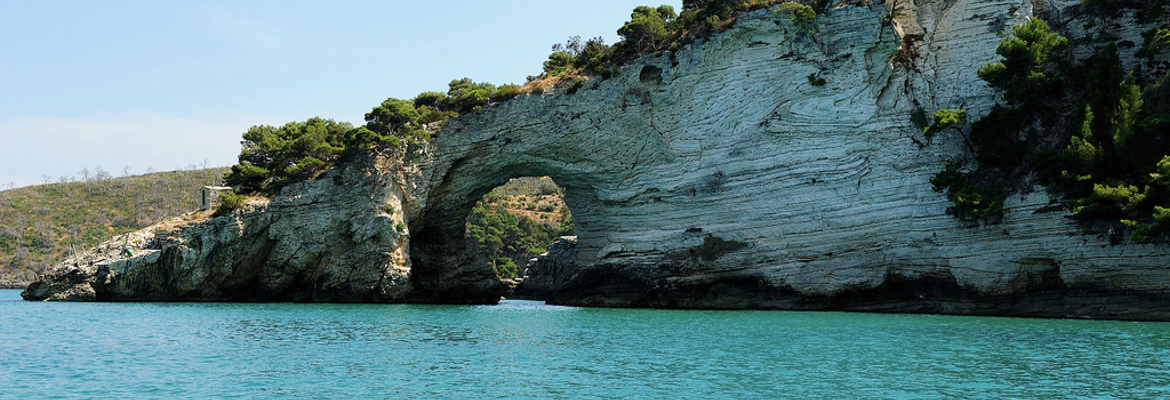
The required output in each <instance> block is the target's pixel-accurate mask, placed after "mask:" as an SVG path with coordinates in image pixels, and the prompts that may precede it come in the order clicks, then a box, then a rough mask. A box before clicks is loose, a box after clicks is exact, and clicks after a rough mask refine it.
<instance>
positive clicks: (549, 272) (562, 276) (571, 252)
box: [514, 236, 577, 299]
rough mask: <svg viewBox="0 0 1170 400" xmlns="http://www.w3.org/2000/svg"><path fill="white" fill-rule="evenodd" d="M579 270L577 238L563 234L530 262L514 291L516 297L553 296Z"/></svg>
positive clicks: (545, 297) (536, 297)
mask: <svg viewBox="0 0 1170 400" xmlns="http://www.w3.org/2000/svg"><path fill="white" fill-rule="evenodd" d="M576 270H577V237H576V236H562V237H560V238H558V239H557V240H556V241H553V243H552V244H551V245H549V246H548V251H547V252H545V253H543V254H541V255H539V256H537V257H536V258H533V259H532V260H529V261H528V266H527V267H524V273H523V274H522V275H523V277H524V280H523V281H522V282H521V283H520V285H519V286H518V287H516V290H515V293H514V295H515V297H517V298H530V299H549V298H553V297H555V296H556V295H557V293H559V292H560V291H561V290H562V289H563V288H564V286H565V283H567V282H568V281H569V278H571V277H572V276H573V273H574V272H576Z"/></svg>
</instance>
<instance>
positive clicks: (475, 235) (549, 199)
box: [464, 176, 576, 289]
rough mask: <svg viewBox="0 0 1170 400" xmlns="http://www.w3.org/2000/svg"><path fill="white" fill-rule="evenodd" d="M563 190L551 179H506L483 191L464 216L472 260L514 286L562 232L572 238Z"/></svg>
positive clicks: (567, 207) (466, 237)
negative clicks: (486, 191) (533, 260)
mask: <svg viewBox="0 0 1170 400" xmlns="http://www.w3.org/2000/svg"><path fill="white" fill-rule="evenodd" d="M575 235H576V230H575V229H574V227H573V214H572V212H571V211H569V206H568V205H567V204H565V200H564V190H563V189H561V188H560V187H559V186H557V184H556V183H555V182H553V180H552V178H549V177H547V176H541V177H522V178H514V179H510V180H508V182H506V183H504V184H503V185H500V186H498V187H496V188H495V189H492V191H490V192H488V193H487V194H485V195H483V197H482V198H480V199H479V201H478V202H476V203H475V205H474V206H473V207H472V208H471V212H469V213H468V214H467V219H466V228H465V230H464V240H465V244H466V246H467V249H468V251H470V252H473V253H474V255H473V259H474V260H475V262H481V263H483V264H484V265H485V267H488V268H491V270H492V271H493V272H494V273H495V274H496V277H497V278H499V279H500V281H501V282H504V283H505V284H506V285H508V286H509V287H510V288H513V289H514V288H515V286H516V285H518V284H520V283H521V282H522V281H523V279H524V277H525V270H526V267H527V266H528V262H529V261H530V260H532V259H533V258H535V257H537V256H539V255H540V254H541V253H544V252H545V251H546V250H547V249H548V248H549V246H550V245H551V244H553V242H554V241H556V240H557V239H558V238H560V237H562V236H575Z"/></svg>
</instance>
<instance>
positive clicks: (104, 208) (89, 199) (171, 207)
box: [0, 168, 224, 283]
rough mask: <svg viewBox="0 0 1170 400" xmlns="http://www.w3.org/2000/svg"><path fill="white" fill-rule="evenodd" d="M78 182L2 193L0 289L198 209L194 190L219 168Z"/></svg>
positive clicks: (220, 170) (95, 177)
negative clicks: (77, 253) (75, 255)
mask: <svg viewBox="0 0 1170 400" xmlns="http://www.w3.org/2000/svg"><path fill="white" fill-rule="evenodd" d="M95 171H98V172H95V173H93V174H92V175H91V174H86V176H85V177H83V179H82V180H81V181H67V182H60V183H52V184H44V185H39V186H30V187H25V188H19V189H12V190H6V191H0V282H12V283H28V282H31V281H32V280H33V278H34V277H35V275H36V274H40V273H43V272H45V271H46V270H47V269H48V268H49V267H51V266H52V265H53V264H54V263H56V262H59V261H61V260H62V259H64V258H65V257H66V256H67V255H68V254H69V253H68V251H69V248H70V245H72V246H74V247H75V248H76V249H77V251H81V250H83V249H84V248H87V247H91V246H94V245H97V244H98V243H101V242H102V241H104V240H106V239H109V238H110V237H111V236H116V235H121V234H124V233H128V232H133V231H136V230H139V229H142V228H145V227H147V226H150V225H151V224H154V223H155V222H157V221H161V220H164V219H166V218H170V217H174V216H178V215H180V214H183V213H186V212H189V211H193V210H195V209H196V208H198V207H199V188H200V187H202V186H205V185H213V184H215V183H216V182H217V181H218V179H219V178H220V177H222V176H223V173H224V169H223V168H211V169H194V168H192V169H190V170H186V171H174V172H159V173H151V174H146V175H138V176H126V177H122V178H112V177H110V176H109V174H107V173H101V171H100V169H97V170H95Z"/></svg>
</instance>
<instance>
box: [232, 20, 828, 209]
mask: <svg viewBox="0 0 1170 400" xmlns="http://www.w3.org/2000/svg"><path fill="white" fill-rule="evenodd" d="M781 3H787V4H785V5H784V6H783V7H780V8H778V10H777V11H778V12H785V13H788V12H790V13H792V14H793V16H792V21H793V23H797V24H803V25H807V24H809V22H810V21H811V20H812V19H814V18H815V17H816V11H815V10H814V9H816V10H824V9H825V8H826V7H828V6H829V5H830V3H831V2H830V1H827V0H815V1H810V0H800V1H797V0H686V1H684V2H683V11H682V12H681V13H678V14H676V13H675V10H674V8H673V7H671V6H667V5H663V6H658V7H649V6H638V7H637V8H635V9H634V11H633V12H632V13H631V15H630V21H628V22H626V23H625V24H623V25H622V27H621V28H619V29H618V34H619V35H620V36H621V37H622V41H620V42H618V43H616V44H614V45H613V46H609V45H606V44H605V43H604V41H603V40H602V39H601V38H594V39H589V40H587V41H582V40H581V38H580V37H579V36H576V37H572V38H570V39H569V40H568V41H567V42H566V43H564V44H556V45H554V46H553V53H552V54H550V55H549V59H548V61H546V62H545V63H544V68H543V72H542V74H541V75H540V76H537V77H530V82H529V83H528V84H526V85H524V86H517V85H502V86H496V85H493V84H490V83H486V82H475V81H473V80H471V79H470V78H463V79H458V80H453V81H451V83H450V84H448V90H447V92H445V93H444V92H424V93H420V94H419V95H418V96H415V97H414V98H413V99H409V100H403V99H396V98H388V99H386V100H385V101H383V102H382V103H381V104H379V105H377V106H375V107H373V109H372V110H370V112H368V113H366V115H365V124H364V125H362V126H358V127H354V126H352V125H350V124H348V123H344V122H337V121H333V120H327V119H321V118H311V119H309V120H306V121H304V122H290V123H288V124H285V125H284V126H280V127H274V126H267V125H259V126H254V127H252V128H251V129H249V130H248V131H247V132H245V133H244V134H243V137H244V141H243V149H242V150H241V152H240V156H239V163H238V164H236V165H235V166H233V167H232V169H231V172H230V173H229V174H228V175H227V176H226V177H225V181H226V183H227V184H228V185H230V186H232V187H233V188H234V189H235V191H236V193H237V194H261V195H268V196H271V195H274V194H276V193H278V192H279V191H280V189H281V188H282V187H284V186H287V185H288V184H291V183H294V182H298V181H303V180H306V179H315V178H317V177H319V176H320V175H321V174H322V173H324V172H325V171H327V170H329V169H332V168H333V167H334V166H335V165H336V164H337V163H338V162H339V161H341V160H342V159H343V158H345V157H346V156H347V155H353V154H357V153H362V152H369V151H370V150H371V149H372V148H374V147H377V146H388V147H398V146H401V145H402V144H403V142H409V141H425V140H429V139H430V138H431V137H432V136H433V135H435V134H437V133H438V131H439V129H440V128H441V126H442V125H443V123H445V122H446V121H448V120H450V119H451V118H454V117H456V116H458V115H460V114H466V113H470V112H474V111H476V110H479V109H481V108H483V107H489V106H492V105H494V104H497V103H500V102H504V101H507V100H509V99H512V98H514V97H516V96H518V95H520V94H523V93H536V94H541V93H543V91H544V90H545V89H544V88H545V85H543V84H541V83H540V82H539V81H541V80H542V79H546V78H552V79H553V80H554V81H556V82H558V83H560V84H563V86H564V88H565V93H567V94H573V93H575V92H576V91H577V90H578V89H579V88H580V87H581V86H582V82H583V79H585V78H586V77H588V76H594V75H600V76H602V77H603V78H608V77H609V76H611V75H612V74H613V73H614V71H616V68H614V67H616V66H617V65H620V64H621V63H622V62H625V61H627V60H631V59H633V58H636V57H638V56H641V55H645V54H648V53H653V52H658V51H663V50H671V49H675V48H677V47H679V46H681V45H684V44H686V43H690V42H693V41H695V40H696V39H699V38H702V37H706V36H709V35H711V34H714V33H717V32H720V31H723V30H726V29H727V28H729V27H730V26H731V25H733V24H734V22H735V19H736V17H737V16H738V15H739V14H740V13H743V12H745V11H749V10H754V9H760V8H765V7H770V6H773V5H776V4H781ZM562 78H564V79H562ZM229 196H230V195H229ZM227 204H228V205H230V204H231V203H230V202H229V203H227ZM221 211H222V212H221V214H222V213H228V212H231V207H224V208H223V209H222V210H221Z"/></svg>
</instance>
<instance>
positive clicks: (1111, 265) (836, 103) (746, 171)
mask: <svg viewBox="0 0 1170 400" xmlns="http://www.w3.org/2000/svg"><path fill="white" fill-rule="evenodd" d="M1034 3H1035V4H1034ZM898 4H899V5H898V11H897V12H894V11H893V10H891V9H890V8H889V7H887V6H882V5H874V4H871V5H868V6H850V7H840V8H834V9H832V10H831V11H830V12H828V13H827V14H825V15H822V16H820V17H818V18H817V22H816V27H817V30H816V32H814V33H809V32H808V31H806V30H803V29H798V28H796V27H794V26H792V24H791V23H790V22H789V20H788V16H787V15H784V14H773V13H771V12H770V11H768V10H761V11H757V12H753V13H750V14H748V15H745V16H743V17H741V18H740V21H739V22H738V23H737V25H736V27H735V28H734V29H731V30H729V31H728V32H725V33H723V34H720V35H717V36H715V37H713V38H710V39H708V40H705V41H701V42H700V43H697V44H695V45H691V46H688V47H685V48H683V49H681V50H679V51H677V52H673V53H667V54H661V55H657V56H652V57H647V58H644V59H642V60H640V61H639V62H638V63H634V64H630V65H628V66H626V67H623V68H622V69H621V70H620V71H619V74H618V75H616V76H615V77H612V78H609V79H600V78H597V79H594V80H592V81H589V82H587V83H585V85H584V86H583V87H582V88H581V89H580V90H578V91H576V92H575V93H574V94H564V93H562V94H558V95H547V96H537V95H524V96H521V97H519V98H517V99H514V100H511V101H507V102H505V103H502V104H499V105H496V106H493V107H490V108H487V109H485V110H482V111H479V112H475V113H472V114H470V115H465V116H463V117H460V118H458V119H456V120H453V121H451V122H449V123H448V124H447V125H446V126H445V127H444V129H443V131H442V132H441V133H440V134H439V135H438V138H437V139H436V140H435V141H433V142H431V143H428V144H426V145H423V146H422V147H420V148H412V149H410V150H409V151H406V152H404V153H402V154H400V157H401V158H394V157H388V158H381V159H378V160H367V161H365V162H358V163H354V164H353V165H351V166H350V167H348V169H347V170H345V171H341V172H336V173H334V175H336V176H337V177H333V178H330V177H327V178H325V179H322V180H318V181H315V182H310V183H306V184H304V185H302V186H300V187H294V188H289V189H286V190H285V192H284V193H283V194H282V196H280V197H277V198H276V199H274V200H273V202H272V204H270V205H268V206H267V207H261V208H258V209H256V210H253V211H250V212H245V213H238V214H236V215H234V216H233V217H231V218H224V219H216V220H212V221H209V222H206V223H203V224H198V225H195V226H192V227H191V228H189V229H190V231H189V232H181V233H180V234H179V235H178V236H177V238H176V242H177V243H174V244H164V247H163V249H162V250H160V252H161V255H159V256H154V255H153V254H145V255H137V256H135V257H133V258H131V259H129V260H126V261H125V263H126V265H127V266H126V267H124V268H123V267H119V268H112V267H110V266H111V265H114V264H115V263H117V262H122V261H116V262H115V263H109V264H103V263H104V262H105V261H102V262H96V263H94V264H93V265H91V266H89V267H84V268H82V267H72V266H70V265H67V264H68V263H69V261H67V262H66V263H65V264H62V265H61V266H58V271H57V272H54V275H52V276H49V277H47V279H46V281H45V282H41V283H38V284H36V285H34V286H35V289H36V290H34V287H30V289H29V291H27V292H26V293H30V294H31V295H30V296H28V298H33V299H39V298H50V299H97V300H126V299H131V300H136V299H177V300H206V299H231V300H315V301H418V302H446V303H463V302H490V301H494V300H495V299H497V298H498V296H499V294H500V293H502V292H503V289H502V285H500V284H499V283H498V282H496V281H495V280H494V279H493V274H492V271H490V269H486V268H484V266H483V265H482V263H475V262H473V260H470V259H468V257H467V256H466V254H467V252H466V251H465V249H464V245H465V244H464V243H465V241H464V240H463V230H464V220H465V217H466V215H467V213H468V212H469V211H470V209H471V207H472V205H473V204H474V203H475V201H476V200H478V199H479V198H480V197H481V196H482V195H483V194H485V193H486V192H488V191H489V190H491V189H492V188H494V187H495V186H498V185H500V184H502V183H504V182H505V181H506V180H507V179H509V178H514V177H519V176H542V175H548V176H551V177H552V178H553V179H554V180H555V181H556V182H557V184H558V185H561V186H562V187H564V188H565V190H566V197H565V201H566V203H567V204H568V205H569V207H570V208H571V209H572V211H573V216H574V222H575V224H576V226H577V231H578V235H579V236H578V250H577V254H576V258H577V260H576V261H577V267H576V269H575V270H574V271H572V273H571V274H570V276H569V277H568V279H567V280H566V281H565V282H564V284H563V285H560V287H559V289H558V290H557V291H556V293H554V294H552V295H551V300H552V301H554V302H558V303H563V304H575V305H597V306H649V307H685V308H783V309H816V310H824V309H841V310H865V311H883V312H939V313H956V314H985V315H1020V316H1046V317H1064V316H1092V317H1102V318H1128V319H1161V320H1170V268H1167V266H1168V265H1170V255H1168V253H1170V251H1168V250H1170V248H1168V247H1167V246H1166V245H1164V244H1160V245H1148V244H1132V243H1124V241H1122V242H1120V243H1119V241H1118V240H1117V238H1111V237H1109V236H1108V235H1098V234H1088V233H1085V232H1086V231H1083V230H1082V229H1080V228H1079V227H1078V226H1077V225H1076V224H1075V223H1074V222H1073V221H1071V220H1069V219H1068V218H1066V215H1067V213H1066V212H1064V211H1061V210H1060V207H1059V204H1058V203H1056V202H1055V199H1053V198H1050V197H1049V196H1048V195H1046V194H1045V193H1044V192H1043V191H1042V190H1036V191H1033V192H1031V193H1025V194H1020V195H1013V196H1012V197H1010V198H1009V199H1008V200H1007V202H1006V206H1005V209H1006V210H1005V211H1006V212H1005V217H1004V221H1003V223H1002V224H999V225H991V226H982V227H969V226H966V225H964V224H962V223H961V222H959V221H958V220H956V219H954V218H953V217H951V216H949V215H947V214H946V212H945V210H946V208H947V207H948V205H949V202H948V201H947V200H946V198H945V197H944V196H943V195H941V194H939V193H936V192H934V191H933V190H931V186H930V183H929V177H930V176H931V175H932V174H933V173H934V172H937V171H939V170H940V169H942V167H943V166H944V165H945V164H946V162H948V161H949V160H951V159H961V158H963V156H964V152H966V151H967V147H966V145H965V144H964V140H963V138H962V137H961V136H960V135H959V134H958V133H949V134H944V135H941V136H936V137H935V138H934V139H933V140H932V141H929V142H928V141H926V139H924V138H923V137H922V134H921V130H920V129H919V128H916V127H914V126H913V125H912V124H911V122H910V120H911V119H910V114H911V112H912V111H913V110H915V109H917V108H921V109H924V110H934V109H937V108H958V107H962V108H966V109H967V110H968V111H970V112H971V113H972V114H974V115H975V116H978V115H982V114H983V113H986V111H987V110H989V109H990V107H991V106H992V104H994V103H993V93H992V91H991V90H990V89H989V88H988V87H987V86H986V85H985V84H984V83H983V82H982V81H980V80H979V79H978V77H977V76H976V71H977V70H978V68H979V66H981V65H983V64H984V63H987V62H990V61H993V60H994V59H995V58H996V55H995V53H994V49H995V46H996V45H997V44H998V43H999V41H1000V40H1002V38H1003V36H1004V31H1005V30H1006V29H1008V28H1009V27H1010V26H1012V25H1014V24H1017V23H1019V22H1021V21H1023V20H1024V19H1025V18H1028V17H1030V16H1032V15H1033V14H1034V13H1035V12H1036V11H1035V10H1041V11H1043V12H1047V13H1053V14H1061V13H1065V9H1066V8H1067V7H1069V6H1075V4H1076V2H1075V1H1059V2H1057V1H1051V2H1049V1H1039V0H1037V1H1034V2H1033V1H1023V0H966V1H964V0H959V1H941V0H920V1H917V2H898ZM1069 14H1075V13H1071V12H1069ZM1134 31H1135V32H1136V31H1137V30H1134ZM1129 59H1130V60H1133V59H1132V57H1130V58H1129ZM1132 62H1136V61H1132ZM820 79H823V80H824V82H825V84H823V85H820V84H819V82H818V80H820ZM359 171H360V173H359ZM363 174H364V175H363ZM387 206H389V207H390V208H393V209H395V210H399V211H400V212H398V213H393V214H391V213H388V212H386V211H384V210H385V208H386V207H387ZM398 222H403V223H405V224H406V225H408V227H405V228H402V229H401V231H399V230H398V229H395V228H393V227H394V226H396V224H397V223H398ZM270 226H271V227H270ZM217 227H218V228H217ZM273 227H280V228H278V229H277V228H273ZM228 228H231V229H228ZM167 243H171V242H167ZM167 246H170V247H167ZM150 257H156V258H157V259H155V260H152V259H151V258H150ZM75 263H76V262H75ZM86 268H88V269H86ZM103 268H105V270H108V271H115V272H117V273H115V274H111V273H105V274H104V275H103V272H101V271H103ZM95 271H96V272H95ZM188 271H191V272H188ZM194 271H200V272H198V274H202V275H198V276H200V277H202V278H201V279H196V278H194V276H195V275H196V273H195V272H194ZM162 277H165V278H166V279H170V280H166V279H162ZM228 277H238V278H239V279H229V278H228ZM160 281H161V282H164V284H157V283H156V282H160ZM78 282H81V283H78ZM86 285H88V286H89V287H91V289H92V290H90V289H84V290H83V289H79V288H83V287H85V286H86ZM90 292H92V293H93V294H89V293H90ZM70 293H75V294H70Z"/></svg>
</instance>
